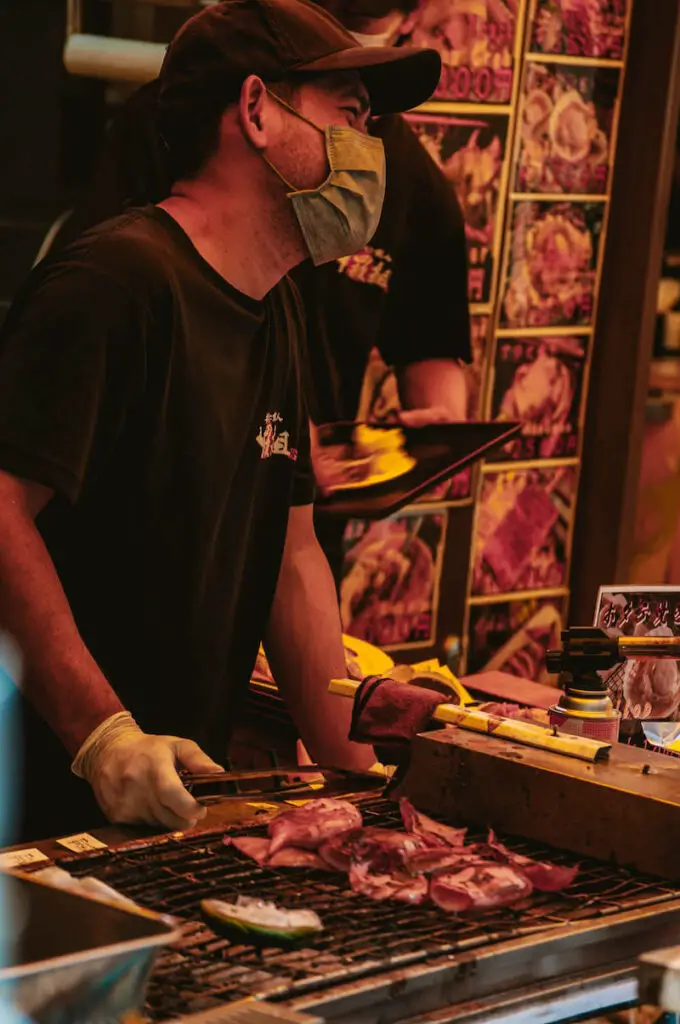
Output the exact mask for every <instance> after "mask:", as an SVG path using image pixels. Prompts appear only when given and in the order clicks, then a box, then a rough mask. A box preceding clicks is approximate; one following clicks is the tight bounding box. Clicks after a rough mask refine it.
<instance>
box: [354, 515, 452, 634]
mask: <svg viewBox="0 0 680 1024" xmlns="http://www.w3.org/2000/svg"><path fill="white" fill-rule="evenodd" d="M446 522H447V512H446V510H445V509H436V510H435V509H428V510H427V511H425V510H423V511H422V512H419V511H406V512H400V513H399V514H398V515H396V516H393V517H391V518H390V519H383V520H380V521H378V522H365V521H363V520H352V521H351V522H350V523H348V525H347V530H346V533H345V564H344V568H343V577H342V583H341V587H340V612H341V615H342V622H343V628H344V631H345V632H346V633H349V634H350V635H351V636H356V637H358V638H359V639H360V640H367V641H368V642H369V643H372V644H377V645H378V646H379V647H387V648H394V647H409V646H428V645H430V644H431V643H434V641H435V639H436V624H437V607H438V602H439V578H440V575H441V564H442V557H443V553H444V540H445V535H446Z"/></svg>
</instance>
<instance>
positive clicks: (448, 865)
mask: <svg viewBox="0 0 680 1024" xmlns="http://www.w3.org/2000/svg"><path fill="white" fill-rule="evenodd" d="M485 863H486V864H488V863H489V859H488V857H487V858H485V857H484V856H483V855H482V854H481V853H478V852H477V851H476V849H475V847H474V846H460V847H458V848H456V847H453V846H431V847H428V848H427V849H425V850H415V851H414V852H413V853H409V854H407V855H406V858H405V862H404V866H405V868H406V870H407V871H410V872H411V874H412V875H435V874H441V873H442V872H445V871H446V872H447V873H449V874H450V873H451V872H452V871H458V870H462V869H463V868H466V867H470V866H471V865H475V864H485Z"/></svg>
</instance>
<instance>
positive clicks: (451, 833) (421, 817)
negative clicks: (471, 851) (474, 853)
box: [399, 796, 467, 846]
mask: <svg viewBox="0 0 680 1024" xmlns="http://www.w3.org/2000/svg"><path fill="white" fill-rule="evenodd" d="M399 810H400V811H401V820H402V821H403V822H404V827H405V828H406V831H407V832H412V833H414V835H417V836H420V837H421V839H423V841H424V842H425V843H426V845H427V846H462V845H463V842H464V840H465V833H466V832H467V829H466V828H452V827H451V825H441V824H440V823H439V822H438V821H434V820H433V819H432V818H428V816H427V815H426V814H421V812H420V811H417V810H416V809H415V807H414V806H413V804H412V803H411V801H410V800H409V799H408V798H407V797H405V796H404V797H402V798H401V800H400V801H399Z"/></svg>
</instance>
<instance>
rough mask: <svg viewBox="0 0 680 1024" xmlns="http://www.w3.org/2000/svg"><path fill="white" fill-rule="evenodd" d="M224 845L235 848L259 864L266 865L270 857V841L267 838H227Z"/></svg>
mask: <svg viewBox="0 0 680 1024" xmlns="http://www.w3.org/2000/svg"><path fill="white" fill-rule="evenodd" d="M224 845H225V846H233V847H234V849H235V850H238V852H239V853H243V854H244V855H245V856H246V857H250V858H251V859H252V860H255V861H257V863H258V864H264V863H265V862H266V860H267V857H268V856H269V846H270V841H269V839H267V838H266V836H225V837H224Z"/></svg>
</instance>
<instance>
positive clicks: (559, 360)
mask: <svg viewBox="0 0 680 1024" xmlns="http://www.w3.org/2000/svg"><path fill="white" fill-rule="evenodd" d="M589 340H590V339H589V338H588V337H584V336H581V337H562V336H561V335H560V336H559V337H545V338H534V337H531V338H522V337H517V338H507V337H502V338H499V339H498V345H497V348H496V359H495V365H494V381H493V386H492V394H491V403H492V406H491V416H492V418H493V419H494V420H507V421H508V422H511V423H517V422H519V423H521V424H522V433H521V435H520V436H519V437H517V438H515V439H514V440H512V441H510V442H509V443H508V444H507V445H505V446H504V447H503V448H502V449H501V450H500V451H498V452H492V453H491V455H489V456H488V457H487V461H492V462H505V461H507V460H509V459H517V460H523V461H529V460H534V459H569V458H574V457H575V456H577V455H578V452H579V440H580V437H581V429H582V405H583V402H582V398H583V377H584V372H585V365H586V353H587V350H588V343H589Z"/></svg>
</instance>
